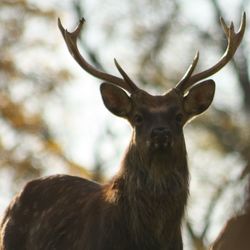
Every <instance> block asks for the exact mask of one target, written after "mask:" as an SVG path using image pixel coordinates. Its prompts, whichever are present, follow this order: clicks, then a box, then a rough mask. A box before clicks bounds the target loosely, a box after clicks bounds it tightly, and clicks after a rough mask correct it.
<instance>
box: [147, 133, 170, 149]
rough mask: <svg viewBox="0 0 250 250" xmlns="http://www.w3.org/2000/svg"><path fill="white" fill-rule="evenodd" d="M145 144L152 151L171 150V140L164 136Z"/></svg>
mask: <svg viewBox="0 0 250 250" xmlns="http://www.w3.org/2000/svg"><path fill="white" fill-rule="evenodd" d="M147 144H148V146H149V147H150V148H151V149H152V150H153V151H159V152H163V151H164V152H166V151H167V150H168V149H170V148H171V146H172V140H171V137H170V136H167V135H166V136H161V137H155V138H152V139H151V140H150V141H149V142H148V143H147Z"/></svg>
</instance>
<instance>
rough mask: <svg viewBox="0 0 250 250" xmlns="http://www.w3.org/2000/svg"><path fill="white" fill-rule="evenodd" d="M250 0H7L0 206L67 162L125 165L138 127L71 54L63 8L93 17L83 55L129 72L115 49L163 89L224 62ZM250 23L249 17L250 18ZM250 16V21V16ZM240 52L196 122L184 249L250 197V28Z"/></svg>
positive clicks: (204, 241) (97, 170) (0, 70)
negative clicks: (228, 34) (109, 102)
mask: <svg viewBox="0 0 250 250" xmlns="http://www.w3.org/2000/svg"><path fill="white" fill-rule="evenodd" d="M243 10H244V11H246V13H247V19H248V20H249V16H250V2H249V1H247V0H245V1H244V0H196V1H184V0H168V1H164V0H134V1H116V0H106V1H102V0H81V1H78V0H44V1H35V0H1V2H0V213H1V214H2V213H3V211H4V209H5V208H6V206H7V205H8V203H9V202H10V200H11V198H12V197H13V196H14V194H15V193H16V192H18V191H20V190H21V189H22V187H23V186H24V184H25V183H26V182H27V181H28V180H31V179H33V178H37V177H39V176H44V175H48V174H55V173H68V174H72V175H79V176H83V177H87V178H92V179H94V180H97V181H100V182H102V181H105V180H107V179H108V178H110V177H111V176H112V175H114V174H115V173H116V171H117V170H118V167H119V161H120V159H121V157H122V154H123V152H124V151H125V148H126V145H127V144H128V142H129V140H130V134H131V129H130V127H129V125H128V123H127V122H125V120H122V119H119V118H117V117H115V116H113V115H112V114H110V113H108V111H107V110H106V109H105V108H104V106H103V104H102V100H101V96H100V93H99V85H100V81H99V80H96V79H94V78H93V77H92V76H89V75H88V74H87V73H85V72H83V71H82V70H81V69H80V67H79V66H78V65H77V63H76V62H75V61H74V60H73V59H72V58H71V56H70V55H69V53H68V51H67V48H66V46H65V44H64V41H63V38H62V37H61V34H60V33H59V30H58V28H57V18H58V17H60V18H61V20H62V23H63V24H64V26H65V27H67V28H68V29H69V30H73V29H74V27H75V26H76V24H77V22H78V19H79V18H80V17H82V16H84V17H85V19H86V23H85V27H84V30H83V32H82V35H81V37H80V40H79V43H78V44H79V47H80V48H81V51H82V54H83V55H84V56H85V57H86V58H87V59H88V61H90V62H91V63H92V64H93V65H95V66H96V67H98V68H100V69H103V70H105V71H107V72H109V73H111V74H115V75H118V73H117V70H116V69H115V67H114V63H113V58H114V57H115V58H117V59H118V61H119V62H120V64H121V65H122V66H123V67H124V69H125V70H126V71H127V72H128V73H129V75H130V76H131V78H132V79H133V80H135V81H136V82H137V83H138V84H139V85H140V86H141V87H143V88H145V89H147V90H149V91H151V93H162V92H164V91H166V90H167V89H168V88H171V87H173V86H174V85H175V84H176V83H177V82H178V81H179V80H180V78H181V77H182V76H183V74H184V72H185V70H186V69H187V67H188V65H189V64H190V63H191V61H192V59H193V56H194V55H195V53H196V51H197V50H199V51H200V62H199V64H198V67H197V71H201V70H204V69H206V68H208V67H210V66H211V65H213V64H215V62H217V61H218V59H219V58H220V56H221V55H222V54H223V53H224V50H225V47H226V39H225V36H224V33H223V31H222V29H221V27H220V24H219V17H220V16H223V17H224V18H225V20H226V22H227V23H229V22H230V21H234V24H235V26H236V29H238V27H239V23H240V18H241V15H242V11H243ZM248 24H249V21H248ZM248 26H249V25H248ZM248 26H247V30H246V34H245V37H244V40H243V42H242V44H241V46H240V48H239V49H238V51H237V53H236V55H235V57H234V60H232V61H231V62H230V63H229V64H228V65H227V66H226V67H225V68H224V69H223V70H221V71H220V72H219V73H217V74H216V75H215V76H213V77H212V78H213V79H214V80H215V81H216V83H217V90H216V95H215V100H214V102H213V105H212V106H211V107H210V108H209V110H208V111H207V112H206V113H205V114H203V115H202V116H200V117H198V118H197V119H196V120H194V121H193V122H192V123H191V124H188V125H187V126H186V127H185V129H184V130H185V131H184V132H185V137H186V144H187V150H188V156H189V166H190V172H191V182H190V185H191V190H190V199H189V202H188V208H187V211H186V217H185V220H184V223H183V231H184V246H185V249H194V250H202V249H206V248H207V246H208V245H209V244H210V243H211V242H212V241H213V240H214V239H215V237H216V235H217V234H218V232H219V231H220V230H221V228H222V226H223V225H224V223H225V221H227V219H228V218H229V217H231V216H232V215H233V214H235V213H237V212H238V211H239V210H240V209H241V207H242V204H243V202H244V198H245V195H244V194H245V192H244V190H245V189H246V184H247V180H248V178H249V172H250V79H249V77H250V76H249V66H250V53H249V49H250V48H249V44H250V41H249V27H248Z"/></svg>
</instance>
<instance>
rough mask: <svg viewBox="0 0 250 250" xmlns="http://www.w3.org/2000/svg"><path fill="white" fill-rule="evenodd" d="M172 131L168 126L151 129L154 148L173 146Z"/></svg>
mask: <svg viewBox="0 0 250 250" xmlns="http://www.w3.org/2000/svg"><path fill="white" fill-rule="evenodd" d="M171 144H172V136H171V132H170V131H169V129H168V128H166V127H157V128H153V129H152V131H151V145H152V146H154V148H166V147H169V146H171Z"/></svg>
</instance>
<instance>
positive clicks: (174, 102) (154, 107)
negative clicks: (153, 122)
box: [133, 91, 182, 113]
mask: <svg viewBox="0 0 250 250" xmlns="http://www.w3.org/2000/svg"><path fill="white" fill-rule="evenodd" d="M133 100H134V102H135V104H136V107H137V108H139V109H140V108H142V109H144V110H147V111H148V112H150V113H166V112H168V111H169V110H178V109H181V107H182V102H181V98H180V96H179V95H178V94H176V93H175V92H174V91H170V92H168V93H167V94H164V95H150V94H149V93H147V92H143V93H140V95H137V96H136V97H134V98H133Z"/></svg>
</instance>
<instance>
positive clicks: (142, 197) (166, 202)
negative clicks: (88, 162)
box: [109, 143, 189, 249]
mask: <svg viewBox="0 0 250 250" xmlns="http://www.w3.org/2000/svg"><path fill="white" fill-rule="evenodd" d="M181 150H183V152H178V154H174V153H173V152H170V153H169V154H167V155H164V156H163V155H162V154H159V155H154V156H153V157H150V156H149V155H151V154H147V156H146V155H141V154H140V152H141V151H138V149H137V147H136V145H135V144H133V143H131V144H130V146H129V148H128V150H127V153H126V154H125V157H124V160H123V162H122V167H121V170H120V172H119V174H118V175H117V176H116V177H115V178H114V180H113V182H112V184H111V186H110V189H109V197H110V198H111V197H112V200H113V202H114V203H116V204H118V205H120V206H118V207H121V208H122V210H123V211H122V213H123V214H126V215H127V216H128V220H127V222H126V223H127V227H128V228H129V231H130V232H131V235H133V237H135V241H136V242H137V244H138V245H140V246H142V245H143V244H144V249H160V245H161V243H162V244H166V241H167V242H171V239H173V238H174V237H175V235H176V232H178V233H180V226H181V219H182V217H183V214H184V210H185V205H186V201H187V197H188V190H189V188H188V180H189V175H188V169H187V160H186V149H185V145H183V148H182V149H181ZM182 155H183V158H182V157H180V156H182ZM166 234H167V235H168V236H167V237H166ZM162 241H164V242H162Z"/></svg>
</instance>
